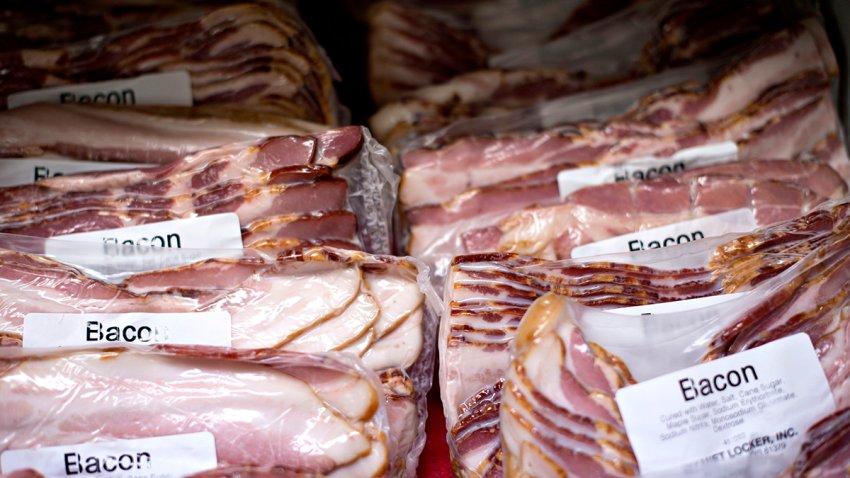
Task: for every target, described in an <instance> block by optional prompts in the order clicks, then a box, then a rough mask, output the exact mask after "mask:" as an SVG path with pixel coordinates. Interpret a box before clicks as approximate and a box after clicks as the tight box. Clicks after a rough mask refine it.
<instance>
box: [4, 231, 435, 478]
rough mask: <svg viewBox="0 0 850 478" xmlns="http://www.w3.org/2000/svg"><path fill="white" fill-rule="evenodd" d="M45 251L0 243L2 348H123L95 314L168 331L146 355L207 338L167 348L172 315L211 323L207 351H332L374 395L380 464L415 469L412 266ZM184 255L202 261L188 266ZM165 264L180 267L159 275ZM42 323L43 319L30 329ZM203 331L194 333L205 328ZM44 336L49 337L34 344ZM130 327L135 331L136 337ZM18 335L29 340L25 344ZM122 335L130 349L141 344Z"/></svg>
mask: <svg viewBox="0 0 850 478" xmlns="http://www.w3.org/2000/svg"><path fill="white" fill-rule="evenodd" d="M50 241H52V240H45V239H41V238H32V237H22V236H14V235H0V245H2V246H3V249H2V259H0V270H3V273H2V277H3V280H2V281H0V287H2V289H3V291H2V295H3V296H4V297H5V298H6V299H5V300H4V302H3V306H2V309H3V310H2V314H0V315H2V317H3V324H2V325H1V326H0V329H2V330H0V336H2V338H3V339H2V341H3V343H4V344H5V345H10V346H14V345H23V346H25V347H26V346H27V344H28V342H29V343H31V344H35V345H39V346H49V345H51V344H54V345H58V344H60V343H61V344H66V345H68V344H77V345H85V344H88V343H91V342H92V341H95V342H98V343H100V342H104V341H106V342H112V341H116V340H117V341H119V342H122V341H126V340H124V339H121V338H120V337H119V336H113V337H111V338H110V335H109V333H110V330H111V329H110V327H119V329H115V330H124V329H121V328H120V327H125V328H126V326H124V325H121V324H123V323H124V322H126V321H130V322H127V323H128V324H133V323H134V322H133V319H132V318H131V317H129V316H125V317H124V319H121V318H115V317H102V316H100V315H98V314H136V315H138V314H153V315H154V316H157V315H158V316H159V317H160V318H153V319H150V318H149V319H148V320H158V321H159V322H156V323H158V324H164V326H165V327H169V326H170V327H171V332H170V333H169V334H170V335H169V334H166V335H167V336H170V337H172V338H170V339H165V338H162V337H159V336H155V337H153V338H151V337H150V336H148V337H147V343H157V342H159V341H161V340H171V341H174V340H176V341H178V342H177V343H185V342H181V340H190V341H191V340H200V336H201V335H204V336H207V334H201V332H200V331H197V333H190V334H189V335H188V339H187V335H185V333H184V335H182V336H178V335H177V334H178V333H179V330H180V329H181V328H182V326H180V324H179V323H178V322H179V321H180V320H181V317H180V316H179V315H181V314H188V319H186V320H189V323H190V324H191V323H192V320H193V319H192V317H193V316H194V317H195V319H194V320H195V321H197V320H205V319H204V317H207V316H208V315H210V314H219V315H220V314H223V315H224V316H225V317H226V319H225V321H226V322H225V323H226V324H227V325H225V327H227V328H226V330H225V335H226V337H225V339H226V343H224V344H217V345H225V346H231V347H234V348H235V349H255V348H274V349H278V350H286V351H296V352H310V353H312V352H331V351H337V352H342V353H346V354H349V355H354V356H357V357H359V358H361V359H362V361H363V364H364V366H365V367H367V368H369V369H371V370H374V371H375V372H376V373H377V374H378V377H379V379H380V381H381V383H382V384H383V389H382V390H383V393H384V395H385V397H386V408H387V413H388V414H389V423H390V436H391V439H392V442H393V444H394V446H395V448H396V450H397V451H396V452H394V453H393V454H391V457H390V464H391V468H392V470H393V473H394V474H395V475H397V476H399V475H409V474H410V473H412V472H413V470H415V469H416V463H417V460H418V456H419V453H420V451H421V449H422V446H423V443H424V438H425V436H424V420H425V416H426V411H425V395H426V394H427V392H428V390H429V389H430V386H431V380H432V375H433V366H434V365H433V364H434V352H433V351H434V339H435V335H436V328H437V314H438V312H437V310H438V307H439V306H438V305H437V303H438V299H437V298H436V296H435V293H434V291H433V289H431V286H430V283H429V281H428V270H427V268H426V267H424V266H422V265H421V264H420V263H419V262H417V261H415V260H413V259H409V258H407V259H406V258H396V257H392V256H374V255H370V254H366V253H362V252H357V251H348V250H342V249H333V248H328V247H313V246H310V245H301V244H292V243H288V242H286V241H277V242H270V243H268V244H267V245H266V247H265V248H263V249H261V250H252V249H245V250H230V251H199V250H189V249H167V248H152V247H142V246H131V247H128V246H122V245H108V246H104V245H103V244H98V243H81V242H73V241H60V242H56V243H53V242H51V244H49V247H46V243H47V242H50ZM44 251H48V254H44V253H43V252H44ZM194 254H200V255H202V257H203V258H204V259H194V261H193V257H195V256H193V255H194ZM119 258H121V259H122V261H121V266H120V267H118V268H117V269H116V266H115V264H116V261H117V260H118V259H119ZM60 260H61V261H60ZM175 261H180V262H179V263H180V264H181V265H173V266H170V267H169V266H168V265H167V264H169V263H172V264H178V262H175ZM79 264H85V266H82V265H80V266H77V265H79ZM134 267H135V268H136V269H137V270H138V272H136V271H134V270H133V268H134ZM45 313H46V314H49V316H47V317H41V318H40V317H32V314H36V315H38V314H45ZM198 313H203V314H205V315H204V317H199V316H198ZM83 314H88V315H83ZM91 314H95V315H91ZM162 314H165V315H164V316H163V315H162ZM87 319H88V320H87ZM38 320H42V321H46V325H44V326H43V327H42V328H38V323H37V322H33V321H38ZM116 320H117V321H118V322H115V321H116ZM122 320H123V321H124V322H122ZM208 320H210V321H209V322H207V324H208V325H207V326H203V325H201V326H200V327H202V328H208V329H212V328H214V327H215V324H214V323H213V322H212V319H208ZM28 321H29V322H28ZM91 321H95V322H96V323H97V324H99V327H100V328H97V327H98V325H94V326H93V325H92V322H91ZM63 323H64V324H65V325H64V326H62V325H61V324H63ZM195 323H197V322H195ZM51 324H55V330H57V331H58V332H57V334H58V335H55V336H54V334H52V332H50V331H47V332H45V330H44V329H45V328H48V329H49V328H50V325H51ZM109 324H113V325H109ZM33 327H36V328H33ZM63 327H64V328H63ZM135 327H136V329H134V330H140V329H139V327H141V325H139V323H136V325H135ZM27 330H34V331H35V332H34V333H35V334H38V335H35V336H32V337H29V336H28V332H27ZM99 333H100V334H99ZM116 333H117V332H116ZM122 333H123V332H122ZM134 334H135V333H133V334H131V335H132V336H133V338H135V340H134V341H133V342H136V343H138V342H139V341H140V340H141V332H139V334H138V336H136V335H134ZM154 335H155V334H154ZM47 336H50V337H55V338H53V339H51V338H49V337H48V338H45V337H47ZM104 337H105V338H104ZM68 341H70V342H68ZM189 343H198V342H189Z"/></svg>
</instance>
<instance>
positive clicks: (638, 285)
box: [438, 200, 848, 476]
mask: <svg viewBox="0 0 850 478" xmlns="http://www.w3.org/2000/svg"><path fill="white" fill-rule="evenodd" d="M847 213H848V206H847V202H846V200H842V201H833V202H828V203H825V204H823V205H822V206H820V207H819V208H817V209H815V210H814V211H812V212H810V213H809V214H807V215H805V216H803V217H801V218H798V219H794V220H790V221H786V222H784V223H780V224H777V225H774V226H769V227H766V228H761V229H759V230H757V231H755V232H752V233H750V234H745V235H740V236H737V237H736V236H735V235H731V236H724V237H719V238H713V239H712V238H709V239H704V240H700V241H697V242H692V243H689V244H684V245H680V246H675V247H670V248H665V249H652V250H646V251H639V252H635V253H625V254H613V255H609V256H597V257H591V258H585V259H573V260H563V261H545V260H542V259H535V258H529V257H523V256H517V255H512V254H497V253H490V254H479V255H469V256H460V257H458V258H456V259H455V261H454V263H453V265H452V267H451V270H450V273H449V277H448V282H447V286H446V292H445V294H446V299H445V303H446V306H445V309H444V312H443V318H442V321H441V325H440V338H439V342H438V345H439V348H440V387H441V388H440V390H441V396H442V400H443V406H444V409H445V413H446V421H447V428H448V430H449V443H450V448H451V450H452V455H453V460H454V462H455V464H456V465H457V466H458V468H459V470H461V473H462V474H463V476H496V475H498V474H499V473H501V471H502V466H503V453H502V450H501V449H500V446H499V433H500V429H499V412H498V410H499V404H500V403H501V401H502V399H503V396H504V394H505V393H506V392H505V390H506V389H505V381H504V380H505V374H506V371H507V369H508V366H509V364H510V360H511V346H512V343H513V341H514V337H515V335H516V331H517V327H518V325H519V324H520V320H521V319H522V317H523V315H525V313H526V311H527V310H528V308H529V307H530V306H531V304H532V303H533V302H534V301H535V300H536V299H538V298H539V297H541V296H542V295H545V294H546V293H555V294H559V295H563V296H567V297H569V298H571V299H574V300H575V301H577V302H579V303H581V304H583V305H585V306H588V307H593V308H594V309H610V308H616V307H624V306H639V305H647V304H657V303H662V302H673V301H681V300H684V299H701V298H710V297H712V296H717V295H718V294H725V295H727V297H725V298H728V297H737V296H730V295H729V294H733V293H742V292H747V291H750V290H756V289H758V290H764V289H763V288H760V287H762V286H761V284H762V283H768V282H770V280H771V278H773V277H775V276H777V275H781V277H783V278H784V279H783V280H785V282H781V281H780V282H770V283H771V284H773V283H778V284H791V285H789V287H791V286H792V285H793V284H797V286H799V285H800V283H801V282H802V281H804V279H803V278H801V277H803V276H794V275H793V274H794V272H787V273H786V270H788V271H791V270H792V269H793V270H799V269H800V267H803V266H795V264H797V263H803V262H804V261H803V259H804V258H805V259H806V261H809V262H811V261H816V262H817V263H818V264H820V266H819V267H821V268H823V267H826V265H825V264H828V263H827V262H824V261H820V260H819V259H818V257H819V255H822V254H825V253H827V252H834V251H836V250H837V249H836V247H839V246H840V244H841V240H840V239H841V238H842V233H843V231H844V230H845V229H846V226H847V224H846V222H847V217H848V216H847ZM830 247H831V248H832V249H830ZM812 251H815V252H812ZM810 253H811V255H809V254H810ZM845 255H846V254H845ZM831 257H833V259H835V260H836V261H837V260H839V259H841V254H840V253H839V254H837V255H833V256H831ZM789 277H794V278H795V280H794V281H790V282H789ZM815 283H818V281H815V282H813V284H812V285H814V284H815ZM842 285H843V283H842ZM791 290H795V289H791ZM745 297H762V298H763V297H764V295H763V294H762V293H754V294H751V295H747V296H745ZM705 300H712V299H705ZM736 300H737V299H736ZM739 300H744V299H739ZM734 303H735V302H734V301H730V302H727V303H725V304H723V305H722V306H721V305H718V306H717V307H727V308H729V309H730V310H731V309H735V310H736V311H738V312H740V311H742V310H744V309H742V308H740V307H738V308H736V307H734V306H732V305H728V304H734ZM582 310H585V309H582ZM714 310H715V312H716V310H717V309H714ZM724 310H725V309H724ZM836 310H840V309H836ZM587 313H588V314H589V313H590V312H587ZM691 315H693V314H691ZM715 315H716V314H715ZM720 315H722V314H720ZM632 319H633V320H635V321H637V320H639V319H634V318H632ZM697 322H698V321H697V319H696V318H694V321H693V322H692V323H697ZM708 322H711V321H705V320H703V321H702V322H699V323H708ZM714 322H716V320H715V321H714ZM652 323H654V322H652ZM621 324H626V322H622V323H621ZM624 330H625V329H624ZM614 331H615V330H614V329H611V328H608V329H606V331H605V333H613V332H614ZM612 336H613V337H617V336H618V335H617V334H613V335H612ZM636 337H638V336H636ZM597 338H598V337H594V338H593V340H597ZM598 339H599V340H600V343H604V341H602V339H601V338H598ZM636 350H645V351H646V353H647V354H652V353H656V352H657V351H658V350H657V347H647V348H640V347H638V348H637V349H636ZM612 353H615V354H617V353H621V350H614V351H613V352H612ZM706 353H708V351H707V350H706V351H702V352H699V353H698V354H697V356H696V357H692V358H693V360H698V359H699V358H700V357H701V356H702V355H704V354H706ZM623 359H624V360H628V357H623ZM662 362H664V363H665V364H666V363H667V361H664V360H662ZM672 364H673V362H670V366H673V365H672ZM634 371H635V370H634V369H632V372H634ZM827 375H829V374H827ZM635 376H640V374H636V375H635Z"/></svg>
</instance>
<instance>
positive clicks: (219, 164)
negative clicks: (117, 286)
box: [0, 126, 398, 253]
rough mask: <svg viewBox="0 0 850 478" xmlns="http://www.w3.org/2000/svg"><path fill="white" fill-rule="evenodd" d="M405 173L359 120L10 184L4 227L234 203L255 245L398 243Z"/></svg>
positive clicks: (37, 227) (34, 229)
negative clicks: (151, 162)
mask: <svg viewBox="0 0 850 478" xmlns="http://www.w3.org/2000/svg"><path fill="white" fill-rule="evenodd" d="M397 181H398V179H397V177H396V176H395V174H394V173H393V172H392V167H391V166H390V164H389V159H388V158H387V152H386V150H385V149H384V148H383V147H382V146H381V145H379V144H378V143H377V142H375V141H374V140H373V139H372V138H371V137H370V136H369V133H368V131H367V130H366V129H365V128H360V127H354V126H349V127H344V128H338V129H333V130H329V131H325V132H322V133H315V134H312V135H302V136H280V137H273V138H268V139H263V140H260V141H256V142H253V143H237V144H229V145H225V146H221V147H218V148H212V149H208V150H204V151H201V152H198V153H194V154H191V155H188V156H184V157H183V158H181V159H180V160H177V161H174V162H171V163H168V164H164V165H162V166H157V167H152V168H136V169H126V170H116V171H104V172H94V173H82V174H76V175H69V176H59V177H51V178H46V179H43V180H40V181H38V182H37V183H35V184H29V185H21V186H14V187H7V188H0V197H1V198H2V199H3V205H2V206H0V224H2V225H0V232H5V233H14V234H23V235H30V236H39V237H52V236H58V235H67V234H75V233H83V232H89V231H98V230H106V229H114V228H119V227H127V226H134V225H140V224H149V223H155V222H161V221H168V220H178V219H187V218H195V217H204V216H210V215H215V214H223V213H233V214H236V215H237V216H238V222H239V226H240V227H241V235H242V242H243V244H244V245H245V246H249V245H252V244H259V243H261V242H262V241H265V240H269V239H284V238H286V239H296V240H326V241H336V243H340V244H346V243H347V244H354V245H352V246H348V247H355V246H359V247H363V248H365V249H366V250H368V251H371V252H377V253H388V252H389V251H390V248H391V220H392V211H393V207H394V204H395V190H396V183H397ZM184 247H190V246H187V245H184ZM196 247H197V246H196Z"/></svg>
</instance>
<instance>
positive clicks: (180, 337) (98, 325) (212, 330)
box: [24, 312, 231, 347]
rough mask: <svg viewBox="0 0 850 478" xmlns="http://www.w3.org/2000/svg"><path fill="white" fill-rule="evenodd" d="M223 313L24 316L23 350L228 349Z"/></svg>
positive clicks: (227, 321) (227, 316)
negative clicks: (104, 347) (135, 346)
mask: <svg viewBox="0 0 850 478" xmlns="http://www.w3.org/2000/svg"><path fill="white" fill-rule="evenodd" d="M230 337H231V329H230V314H228V313H227V312H186V313H144V312H137V313H126V314H58V313H52V314H44V313H33V314H27V315H26V316H25V317H24V347H75V346H84V345H93V344H115V343H122V344H141V345H153V344H179V345H212V346H219V347H230Z"/></svg>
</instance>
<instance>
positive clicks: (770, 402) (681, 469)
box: [616, 334, 835, 478]
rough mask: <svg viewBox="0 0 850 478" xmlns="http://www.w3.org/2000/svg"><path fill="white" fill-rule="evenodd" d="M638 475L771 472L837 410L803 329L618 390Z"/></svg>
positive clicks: (711, 476)
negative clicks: (809, 430)
mask: <svg viewBox="0 0 850 478" xmlns="http://www.w3.org/2000/svg"><path fill="white" fill-rule="evenodd" d="M616 401H617V406H618V407H619V409H620V413H621V415H622V417H623V422H624V423H625V425H626V433H627V434H628V437H629V441H630V442H631V444H632V448H633V450H634V452H635V456H636V457H637V460H638V464H639V465H640V471H641V476H648V477H681V476H688V477H694V478H720V477H761V476H776V475H777V474H778V472H780V471H782V470H783V469H785V468H786V467H787V466H788V465H790V464H791V462H793V460H794V458H795V457H796V455H797V453H798V452H799V449H800V447H801V446H802V444H803V442H804V441H805V434H806V431H807V430H808V428H809V427H810V426H811V425H813V424H814V423H815V422H817V421H818V420H819V419H821V418H823V417H824V416H826V415H829V414H830V413H832V412H834V411H835V401H834V399H833V397H832V392H831V390H830V388H829V383H828V382H827V380H826V375H825V374H824V371H823V368H822V367H821V364H820V361H819V360H818V357H817V355H816V354H815V351H814V348H813V347H812V342H811V339H809V336H808V335H806V334H796V335H792V336H790V337H785V338H782V339H780V340H776V341H774V342H770V343H768V344H766V345H763V346H761V347H757V348H754V349H751V350H747V351H744V352H740V353H737V354H735V355H731V356H728V357H724V358H721V359H718V360H714V361H711V362H707V363H703V364H700V365H696V366H694V367H690V368H687V369H684V370H679V371H677V372H674V373H670V374H667V375H663V376H661V377H657V378H654V379H651V380H647V381H645V382H641V383H639V384H637V385H632V386H629V387H625V388H622V389H620V390H618V391H617V395H616Z"/></svg>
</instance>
